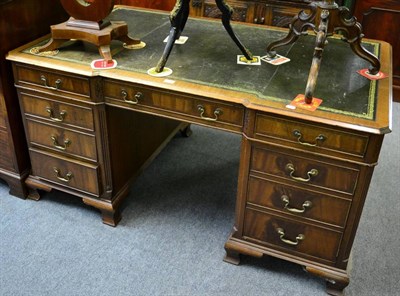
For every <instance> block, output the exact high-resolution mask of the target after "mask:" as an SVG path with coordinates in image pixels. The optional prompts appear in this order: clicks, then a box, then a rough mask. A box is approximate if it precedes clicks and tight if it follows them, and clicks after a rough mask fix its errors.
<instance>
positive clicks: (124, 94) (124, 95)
mask: <svg viewBox="0 0 400 296" xmlns="http://www.w3.org/2000/svg"><path fill="white" fill-rule="evenodd" d="M121 96H122V99H123V100H124V101H125V102H127V103H129V104H133V105H136V104H137V103H139V100H140V99H142V98H143V93H141V92H140V91H138V92H137V93H136V94H135V96H134V99H133V100H132V99H128V92H127V91H126V90H124V89H123V90H121Z"/></svg>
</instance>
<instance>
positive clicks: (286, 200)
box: [281, 195, 312, 214]
mask: <svg viewBox="0 0 400 296" xmlns="http://www.w3.org/2000/svg"><path fill="white" fill-rule="evenodd" d="M281 199H282V201H283V202H284V203H285V206H284V209H286V210H288V211H289V212H291V213H296V214H302V213H304V212H305V211H306V210H307V208H311V206H312V202H311V201H309V200H306V201H305V202H304V203H303V205H302V209H301V210H300V209H296V208H292V207H289V204H290V200H289V197H288V196H287V195H282V196H281Z"/></svg>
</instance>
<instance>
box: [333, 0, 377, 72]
mask: <svg viewBox="0 0 400 296" xmlns="http://www.w3.org/2000/svg"><path fill="white" fill-rule="evenodd" d="M348 15H349V10H348V9H347V8H346V7H339V8H338V17H337V18H335V20H336V22H337V23H335V24H334V27H335V28H340V30H342V32H343V34H344V36H345V37H346V38H344V40H345V41H346V42H348V43H349V44H350V47H351V49H352V50H353V52H354V53H355V54H356V55H358V56H359V57H360V58H362V59H364V60H366V61H368V62H370V63H371V66H370V67H369V73H370V74H372V75H375V74H377V73H378V72H379V70H380V68H381V63H380V61H379V59H378V58H377V57H376V56H375V55H374V54H372V53H370V52H369V51H367V50H366V49H365V48H364V47H363V46H362V45H361V40H362V38H363V36H364V35H363V34H362V27H361V24H360V23H359V22H357V20H356V18H355V17H351V18H349V19H346V16H348Z"/></svg>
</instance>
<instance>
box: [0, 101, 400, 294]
mask: <svg viewBox="0 0 400 296" xmlns="http://www.w3.org/2000/svg"><path fill="white" fill-rule="evenodd" d="M393 111H394V112H393V132H392V133H391V134H389V135H388V136H387V137H386V138H385V141H384V145H383V148H382V152H381V157H380V162H379V165H378V167H377V168H376V169H375V174H374V176H373V179H372V183H371V187H370V190H369V193H368V198H367V201H366V204H365V207H364V212H363V215H362V217H361V222H360V226H359V230H358V233H357V236H356V240H355V243H354V246H353V260H352V261H353V262H352V266H353V268H352V270H351V271H350V277H351V282H350V285H349V286H348V288H347V289H346V295H348V296H350V295H353V296H359V295H360V296H367V295H371V296H375V295H378V296H391V295H400V284H399V283H400V272H399V267H400V238H399V237H400V230H399V229H400V227H399V226H400V215H399V212H400V201H399V198H400V191H399V189H398V182H399V176H400V161H399V160H400V124H399V123H400V104H394V109H393ZM239 143H240V136H238V135H233V134H229V133H224V132H220V131H215V130H211V129H206V128H203V127H198V126H194V127H193V135H192V136H191V137H190V138H182V137H180V136H177V137H175V138H174V139H173V140H172V141H171V143H170V144H169V145H168V146H167V147H166V149H165V150H164V151H163V152H162V153H161V154H160V155H159V156H158V157H157V158H156V160H155V161H154V162H153V163H152V164H151V165H150V166H149V167H148V169H147V170H145V171H144V173H143V174H142V175H141V176H140V177H139V178H138V180H137V181H136V182H135V184H134V185H133V186H132V188H131V192H130V197H129V198H128V199H127V201H126V202H125V203H124V205H123V212H122V215H123V219H122V221H121V222H120V224H119V225H118V227H116V228H112V227H109V226H106V225H104V224H102V223H101V218H100V214H99V213H98V212H97V210H95V209H94V208H91V207H88V206H85V205H84V204H83V203H82V201H81V200H80V199H79V198H74V197H72V196H69V195H67V194H64V193H61V192H57V191H53V192H51V193H46V194H43V195H42V199H41V200H40V201H39V202H35V201H31V200H21V199H18V198H15V197H13V196H10V195H9V194H8V187H7V186H6V184H5V183H4V182H2V181H0V235H1V236H0V295H7V296H8V295H40V296H42V295H96V296H100V295H221V296H222V295H227V296H228V295H229V296H231V295H249V296H252V295H274V296H277V295H310V296H311V295H325V285H324V281H323V280H321V279H319V278H316V277H314V276H311V275H309V274H307V273H305V272H304V271H303V270H302V268H301V267H300V266H298V265H295V264H292V263H288V262H285V261H282V260H278V259H275V258H271V257H264V258H262V259H256V258H251V257H243V259H242V262H241V265H239V266H234V265H231V264H228V263H225V262H223V261H222V258H223V256H224V249H223V246H224V243H225V240H226V238H227V237H228V235H229V233H230V231H231V227H232V225H233V215H234V205H235V196H236V182H237V181H236V179H237V173H238V172H237V171H238V164H239Z"/></svg>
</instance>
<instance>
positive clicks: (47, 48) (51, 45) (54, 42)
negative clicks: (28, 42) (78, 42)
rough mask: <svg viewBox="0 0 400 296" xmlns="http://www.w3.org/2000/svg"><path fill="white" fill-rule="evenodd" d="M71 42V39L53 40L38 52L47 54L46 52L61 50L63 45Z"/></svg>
mask: <svg viewBox="0 0 400 296" xmlns="http://www.w3.org/2000/svg"><path fill="white" fill-rule="evenodd" d="M67 41H69V39H53V38H51V39H50V40H49V42H47V43H46V44H45V45H43V46H41V47H40V48H39V49H38V51H39V52H45V51H51V50H55V49H57V48H59V47H60V46H61V45H63V43H65V42H67Z"/></svg>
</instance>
